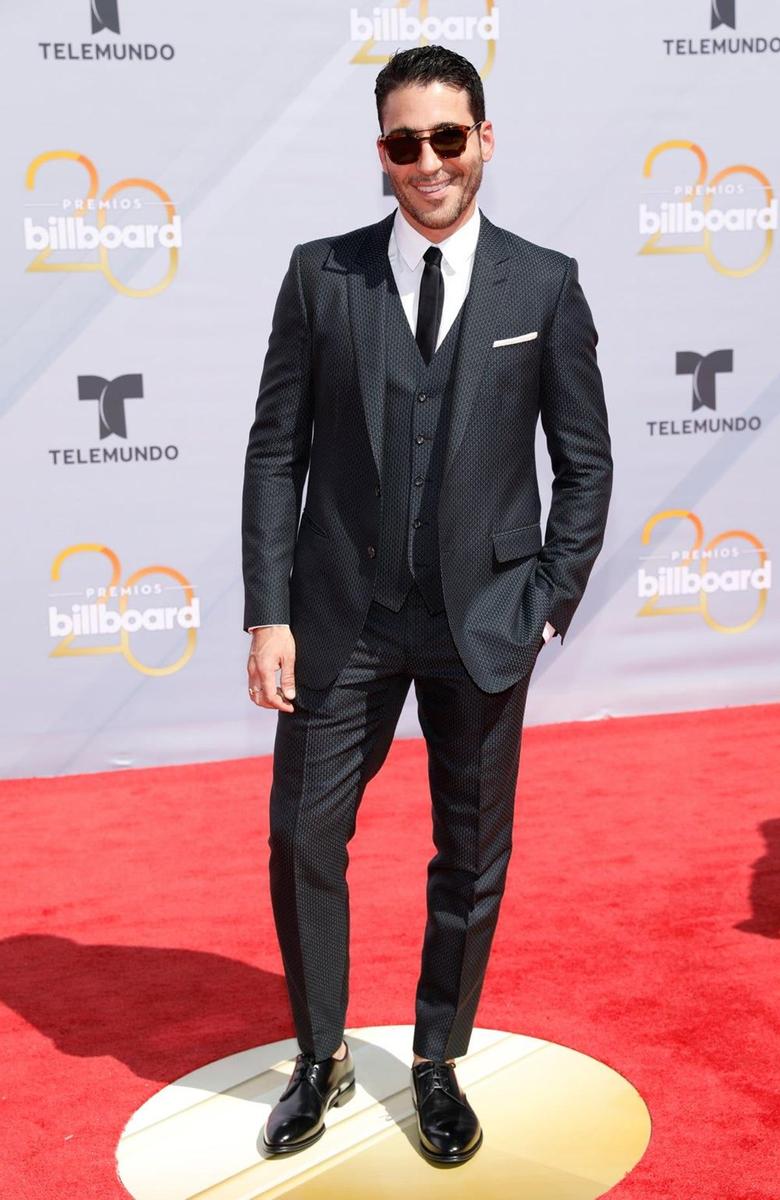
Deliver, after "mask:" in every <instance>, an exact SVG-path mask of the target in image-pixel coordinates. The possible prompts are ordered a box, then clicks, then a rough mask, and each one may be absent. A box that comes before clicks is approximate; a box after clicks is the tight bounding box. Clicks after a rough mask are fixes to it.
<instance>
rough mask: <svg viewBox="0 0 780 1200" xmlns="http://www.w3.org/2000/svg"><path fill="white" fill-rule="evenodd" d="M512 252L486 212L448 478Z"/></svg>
mask: <svg viewBox="0 0 780 1200" xmlns="http://www.w3.org/2000/svg"><path fill="white" fill-rule="evenodd" d="M509 257H510V255H509V250H508V246H507V240H506V238H505V237H504V234H503V232H502V231H501V230H500V229H499V228H498V227H497V226H496V225H493V224H492V222H491V221H488V219H487V217H486V216H485V215H484V213H482V214H480V225H479V238H478V239H477V248H476V251H475V253H474V266H473V268H472V272H471V282H470V284H469V292H468V295H467V297H466V300H465V304H464V307H463V317H462V321H461V329H460V338H459V344H458V356H457V361H456V363H455V378H454V385H453V392H452V408H451V412H450V429H449V437H448V440H447V453H446V456H445V460H444V474H445V475H446V473H447V471H448V470H449V468H450V466H451V465H452V460H453V459H454V457H455V455H456V453H457V451H458V447H459V446H460V443H461V440H462V438H463V434H464V433H465V431H466V425H467V424H468V419H469V414H470V413H471V407H472V405H473V403H474V397H475V396H476V394H477V389H478V387H479V382H480V380H481V378H482V373H483V371H484V368H485V362H486V356H487V354H488V352H489V350H490V348H491V346H492V344H493V334H494V329H495V325H496V321H497V319H498V317H499V316H500V314H501V311H502V308H501V305H502V301H503V294H504V285H505V283H506V279H507V273H508V263H509Z"/></svg>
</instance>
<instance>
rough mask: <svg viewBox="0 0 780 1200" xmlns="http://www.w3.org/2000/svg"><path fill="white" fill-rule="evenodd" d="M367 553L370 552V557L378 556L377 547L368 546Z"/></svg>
mask: <svg viewBox="0 0 780 1200" xmlns="http://www.w3.org/2000/svg"><path fill="white" fill-rule="evenodd" d="M367 554H368V557H369V558H376V547H375V546H368V547H367Z"/></svg>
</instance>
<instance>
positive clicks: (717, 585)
mask: <svg viewBox="0 0 780 1200" xmlns="http://www.w3.org/2000/svg"><path fill="white" fill-rule="evenodd" d="M662 521H688V522H689V523H690V524H691V526H692V527H693V544H692V545H691V546H689V547H688V549H687V550H685V551H682V552H679V557H677V558H676V561H675V565H674V566H670V567H661V568H660V570H659V571H658V574H657V575H655V576H654V575H650V574H648V573H647V572H645V570H644V568H641V569H640V572H639V594H640V596H644V597H646V598H647V600H646V603H645V604H643V605H642V607H641V608H640V609H639V611H638V613H637V616H638V617H672V616H680V615H682V614H683V613H698V614H699V616H701V617H702V618H703V619H704V620H705V621H706V623H707V624H708V625H709V627H710V629H714V630H715V631H716V632H717V633H744V632H745V630H747V629H750V628H751V626H753V625H755V624H756V622H757V621H759V620H760V619H761V617H762V616H763V614H764V610H765V608H766V604H767V596H768V591H769V588H770V586H771V563H770V561H769V557H768V555H767V552H766V549H765V548H764V545H763V543H762V542H761V541H760V539H759V538H757V537H756V536H755V534H753V533H748V531H747V530H745V529H728V530H726V531H724V532H723V533H718V534H716V535H715V537H713V538H710V540H709V541H708V542H707V544H706V545H705V544H704V525H703V524H702V521H701V520H700V518H699V517H698V516H697V515H696V513H694V512H690V511H689V510H687V509H684V508H680V509H677V508H670V509H665V510H664V511H663V512H659V513H656V514H655V515H654V516H652V517H650V519H649V520H648V521H647V522H646V523H645V526H644V529H643V530H642V544H643V545H644V546H647V545H649V544H650V542H651V540H652V537H653V532H654V530H655V528H656V526H658V525H659V524H660V523H661V522H662ZM733 541H742V542H746V543H747V544H748V545H749V546H750V547H751V548H752V550H753V551H755V553H756V555H757V558H758V566H757V567H739V568H737V569H730V568H726V569H725V570H723V571H721V572H716V571H714V570H712V566H713V561H718V560H719V557H720V556H721V555H724V554H725V555H727V556H728V558H735V557H738V554H739V552H738V551H736V550H735V549H734V548H733V547H732V549H731V551H730V552H729V551H728V550H720V551H719V549H718V548H719V547H723V546H724V544H725V543H726V542H733ZM748 553H750V552H748ZM691 568H693V569H691ZM750 589H755V591H756V592H757V594H758V599H757V601H756V607H755V609H754V611H753V612H752V613H751V615H750V616H749V617H748V618H747V620H744V621H739V622H737V623H736V624H734V625H727V624H725V623H724V622H722V621H718V620H717V619H716V618H715V617H714V616H713V615H712V612H711V611H710V598H711V595H712V594H713V593H714V592H716V591H724V592H735V591H740V592H746V591H748V590H750ZM674 595H691V596H694V597H695V599H693V600H692V601H691V602H690V603H686V604H662V603H661V601H662V600H663V598H664V597H665V596H674Z"/></svg>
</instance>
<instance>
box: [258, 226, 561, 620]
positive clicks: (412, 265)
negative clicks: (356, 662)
mask: <svg viewBox="0 0 780 1200" xmlns="http://www.w3.org/2000/svg"><path fill="white" fill-rule="evenodd" d="M479 223H480V212H479V209H478V208H477V206H476V204H475V205H474V212H473V213H472V214H471V216H470V217H469V219H468V221H466V223H465V224H464V225H461V227H460V229H456V230H455V232H454V233H451V234H450V236H449V237H446V238H444V239H443V240H442V241H440V242H430V241H428V238H426V237H425V236H424V235H423V234H422V233H419V232H418V231H417V230H416V229H415V228H414V227H413V226H412V225H410V224H409V222H408V221H407V219H406V217H405V216H404V215H403V213H402V212H401V209H400V208H397V209H396V211H395V220H394V221H393V227H392V229H391V231H390V240H389V241H388V244H387V256H388V258H389V259H390V266H391V267H392V270H393V278H394V279H395V286H396V287H397V288H398V295H399V296H400V297H401V304H402V305H403V309H404V312H405V313H406V319H407V320H408V322H409V327H410V329H411V331H412V334H414V333H415V332H416V329H417V308H418V305H419V302H420V283H421V282H422V276H423V270H424V269H425V263H424V262H423V255H424V254H425V251H426V250H427V249H428V247H429V246H438V248H439V250H441V272H442V276H443V278H444V304H443V306H442V313H441V324H440V325H439V333H438V336H437V338H436V349H437V350H438V348H439V346H440V345H441V344H442V342H443V341H444V339H445V337H446V336H447V334H448V333H449V331H450V328H451V326H452V323H453V321H454V320H455V318H456V317H457V315H458V313H459V312H460V310H461V307H462V305H463V301H464V300H465V299H466V295H467V293H468V290H469V284H470V283H471V271H472V268H473V266H474V254H475V252H476V249H477V238H478V237H479ZM267 628H269V626H268V625H252V626H251V627H250V629H249V632H250V633H251V632H252V630H253V629H267ZM554 634H555V630H554V629H553V627H552V625H551V624H550V622H549V621H547V622H546V624H545V627H544V632H543V634H542V636H543V637H544V640H545V642H548V641H549V640H550V638H551V637H553V636H554Z"/></svg>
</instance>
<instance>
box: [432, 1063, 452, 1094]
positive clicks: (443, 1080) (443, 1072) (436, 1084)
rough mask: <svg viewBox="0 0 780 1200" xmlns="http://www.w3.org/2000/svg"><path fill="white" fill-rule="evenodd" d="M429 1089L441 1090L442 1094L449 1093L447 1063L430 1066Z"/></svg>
mask: <svg viewBox="0 0 780 1200" xmlns="http://www.w3.org/2000/svg"><path fill="white" fill-rule="evenodd" d="M431 1087H432V1088H441V1090H442V1091H443V1092H447V1091H449V1088H450V1073H449V1069H448V1065H447V1063H438V1062H435V1063H432V1064H431Z"/></svg>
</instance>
